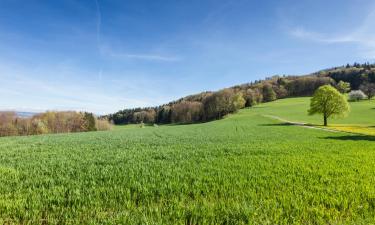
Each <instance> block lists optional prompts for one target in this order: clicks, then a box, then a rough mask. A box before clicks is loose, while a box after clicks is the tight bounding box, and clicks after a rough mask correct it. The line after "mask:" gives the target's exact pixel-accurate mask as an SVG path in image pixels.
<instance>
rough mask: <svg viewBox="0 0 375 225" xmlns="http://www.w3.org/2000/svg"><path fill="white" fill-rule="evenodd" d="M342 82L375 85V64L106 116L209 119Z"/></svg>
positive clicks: (278, 78) (140, 119) (268, 80)
mask: <svg viewBox="0 0 375 225" xmlns="http://www.w3.org/2000/svg"><path fill="white" fill-rule="evenodd" d="M339 81H345V82H348V83H349V84H350V86H351V88H352V89H354V90H358V89H359V88H360V87H364V86H369V84H370V86H371V85H372V84H375V64H370V63H365V64H359V63H354V64H353V65H349V64H348V65H346V66H341V67H335V68H331V69H327V70H322V71H320V72H317V73H313V74H310V75H305V76H285V75H284V76H273V77H269V78H266V79H265V80H260V81H255V82H252V83H247V84H242V85H237V86H234V87H231V88H227V89H223V90H220V91H217V92H202V93H199V94H196V95H190V96H187V97H184V98H181V99H179V100H177V101H174V102H170V103H168V104H165V105H161V106H157V107H148V108H135V109H124V110H120V111H118V112H117V113H114V114H110V115H107V116H105V118H106V119H108V120H111V121H113V122H114V123H115V124H129V123H157V124H168V123H196V122H206V121H211V120H215V119H220V118H222V117H224V116H225V115H227V114H229V113H233V112H236V111H237V110H239V109H241V108H244V107H250V106H253V105H256V104H259V103H263V102H270V101H274V100H276V99H281V98H287V97H300V96H311V95H312V94H313V93H314V92H315V90H316V89H318V88H319V87H320V86H323V85H326V84H330V85H332V86H336V85H337V84H338V83H339ZM366 94H367V93H366Z"/></svg>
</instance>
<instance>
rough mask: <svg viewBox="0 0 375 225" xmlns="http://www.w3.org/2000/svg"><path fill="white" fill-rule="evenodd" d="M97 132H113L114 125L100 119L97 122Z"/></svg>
mask: <svg viewBox="0 0 375 225" xmlns="http://www.w3.org/2000/svg"><path fill="white" fill-rule="evenodd" d="M96 130H99V131H105V130H112V123H111V122H109V121H108V120H104V119H98V120H96Z"/></svg>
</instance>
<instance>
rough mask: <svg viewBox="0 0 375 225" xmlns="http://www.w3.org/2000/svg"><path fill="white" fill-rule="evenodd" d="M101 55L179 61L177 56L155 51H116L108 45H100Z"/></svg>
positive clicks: (126, 58)
mask: <svg viewBox="0 0 375 225" xmlns="http://www.w3.org/2000/svg"><path fill="white" fill-rule="evenodd" d="M100 52H101V54H102V55H105V56H108V57H110V58H114V59H120V60H129V59H132V60H146V61H164V62H176V61H180V60H181V58H180V57H177V56H169V55H161V54H156V53H126V52H117V51H114V50H113V49H112V48H110V47H108V46H104V45H102V46H101V48H100Z"/></svg>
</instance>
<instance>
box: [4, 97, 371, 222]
mask: <svg viewBox="0 0 375 225" xmlns="http://www.w3.org/2000/svg"><path fill="white" fill-rule="evenodd" d="M296 100H298V101H301V102H303V101H306V100H303V99H296ZM285 101H289V102H290V104H292V103H293V101H292V99H288V100H283V101H280V102H274V103H270V104H265V105H263V106H259V107H256V108H254V109H245V110H242V111H241V112H240V113H238V114H236V115H233V116H230V117H228V118H226V119H224V120H220V121H215V122H211V123H205V124H196V125H180V126H159V127H145V128H143V129H141V128H139V127H136V126H135V127H134V126H133V127H127V126H123V127H117V128H116V129H114V130H113V131H108V132H93V133H78V134H59V135H43V136H33V137H7V138H1V139H0V224H3V223H8V224H12V223H13V224H42V223H44V224H327V223H331V224H361V223H362V224H371V223H375V213H374V211H375V167H374V163H375V161H374V158H375V142H374V141H375V138H373V137H370V136H362V135H350V134H345V133H333V132H327V131H322V130H313V129H306V128H303V127H298V126H288V125H286V124H282V123H279V122H277V121H275V120H274V119H270V118H266V117H264V116H262V114H272V113H275V115H279V116H283V115H286V116H288V114H284V113H285V112H286V111H285V109H283V108H282V107H281V105H283V104H284V105H288V103H287V102H285ZM353 108H354V107H353ZM289 109H290V114H291V115H293V118H292V117H290V119H294V118H298V117H299V116H300V118H301V119H303V117H302V114H299V110H300V109H303V107H301V106H300V105H298V104H296V105H295V107H289ZM303 112H306V109H303ZM368 118H369V119H370V116H369V117H368ZM309 119H312V120H313V118H309ZM347 120H348V121H349V120H350V119H349V118H348V119H347ZM352 120H353V123H358V122H357V121H360V120H363V118H358V119H357V118H353V119H352ZM369 121H371V120H369Z"/></svg>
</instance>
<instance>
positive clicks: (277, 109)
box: [254, 97, 375, 135]
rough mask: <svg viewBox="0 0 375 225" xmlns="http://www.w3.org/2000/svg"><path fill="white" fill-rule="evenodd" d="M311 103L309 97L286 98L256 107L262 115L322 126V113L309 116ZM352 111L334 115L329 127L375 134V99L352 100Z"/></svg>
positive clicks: (329, 121)
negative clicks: (343, 114)
mask: <svg viewBox="0 0 375 225" xmlns="http://www.w3.org/2000/svg"><path fill="white" fill-rule="evenodd" d="M309 105H310V98H309V97H301V98H286V99H281V100H278V101H274V102H269V103H264V104H261V105H258V106H255V107H254V110H255V111H256V112H257V113H259V114H262V115H269V116H275V117H279V118H280V119H282V120H287V121H291V122H297V123H307V124H310V125H313V126H318V127H319V126H322V125H323V117H322V116H321V115H314V116H309V115H308V114H307V109H308V108H309ZM350 108H351V109H350V113H349V114H348V116H346V117H333V118H330V119H329V120H328V125H329V127H328V128H329V129H334V130H339V131H345V132H350V133H358V134H364V135H375V120H374V119H373V118H375V100H374V99H373V100H362V101H358V102H350Z"/></svg>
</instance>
